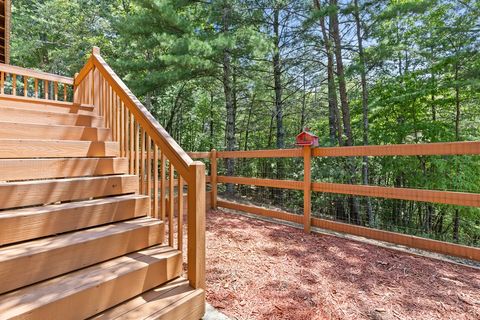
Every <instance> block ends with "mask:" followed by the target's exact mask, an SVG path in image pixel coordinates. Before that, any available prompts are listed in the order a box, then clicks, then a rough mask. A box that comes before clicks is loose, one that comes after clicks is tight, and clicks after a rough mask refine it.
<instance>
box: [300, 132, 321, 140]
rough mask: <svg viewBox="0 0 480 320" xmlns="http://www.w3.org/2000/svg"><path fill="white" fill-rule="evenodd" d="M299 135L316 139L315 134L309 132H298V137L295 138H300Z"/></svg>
mask: <svg viewBox="0 0 480 320" xmlns="http://www.w3.org/2000/svg"><path fill="white" fill-rule="evenodd" d="M301 135H309V136H311V137H315V138H318V136H317V135H315V134H313V133H311V132H310V131H302V132H300V133H299V134H298V136H297V137H299V136H301Z"/></svg>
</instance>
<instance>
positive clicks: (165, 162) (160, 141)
mask: <svg viewBox="0 0 480 320" xmlns="http://www.w3.org/2000/svg"><path fill="white" fill-rule="evenodd" d="M73 100H74V103H79V104H92V105H94V107H95V109H94V110H95V112H96V113H97V114H98V115H100V116H102V117H103V118H104V121H105V122H104V123H105V127H106V128H110V129H111V130H112V139H113V140H114V141H118V142H119V144H120V156H121V157H126V158H128V160H129V173H130V174H135V175H137V176H138V177H139V187H140V188H139V189H140V190H139V191H140V193H141V194H144V195H147V196H149V197H150V200H151V201H150V204H151V206H150V216H151V217H154V218H158V219H162V220H163V221H167V220H168V243H169V245H170V246H172V247H176V248H178V250H180V251H182V252H184V251H185V250H184V248H186V256H187V273H188V279H189V282H190V285H191V286H192V287H194V288H205V166H204V164H203V163H201V162H199V161H193V160H192V159H191V158H190V157H189V156H188V155H187V153H186V152H185V151H183V149H182V148H181V147H180V146H179V145H178V144H177V142H176V141H175V140H174V139H173V138H172V137H171V136H170V135H169V134H168V133H167V131H166V130H165V129H164V128H163V127H162V126H161V125H160V124H159V123H158V121H157V120H156V119H155V118H154V117H153V116H152V115H151V114H150V112H149V111H148V110H147V109H146V108H145V107H144V106H143V105H142V103H141V102H140V101H139V100H138V99H137V97H135V95H134V94H133V93H132V92H131V91H130V90H129V89H128V87H127V86H126V85H125V84H124V83H123V81H122V80H121V79H120V78H119V77H118V76H117V75H116V74H115V72H114V71H113V70H112V69H111V68H110V66H109V65H108V64H107V63H106V62H105V60H104V59H103V58H102V57H101V55H100V49H98V48H96V47H94V48H93V51H92V55H91V56H90V58H89V59H88V61H87V63H86V64H85V66H84V67H83V68H82V70H81V71H80V72H79V73H77V74H76V75H75V78H74V97H73ZM185 187H187V189H186V191H187V195H186V203H185V196H184V190H185ZM175 189H176V194H175ZM185 209H186V212H187V213H186V224H187V242H186V243H184V241H183V238H184V235H183V227H184V214H183V213H184V210H185ZM175 220H176V224H175ZM175 240H176V241H175Z"/></svg>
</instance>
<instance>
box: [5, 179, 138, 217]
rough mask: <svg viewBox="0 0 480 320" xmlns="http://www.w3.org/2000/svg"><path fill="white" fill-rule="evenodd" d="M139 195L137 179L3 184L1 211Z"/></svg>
mask: <svg viewBox="0 0 480 320" xmlns="http://www.w3.org/2000/svg"><path fill="white" fill-rule="evenodd" d="M137 191H138V177H137V176H136V175H127V174H125V175H106V176H95V177H74V178H62V179H46V180H32V181H16V182H0V209H8V208H19V207H25V206H33V205H42V204H50V203H55V202H58V201H72V200H83V199H88V198H99V197H105V196H114V195H120V194H129V193H135V192H137Z"/></svg>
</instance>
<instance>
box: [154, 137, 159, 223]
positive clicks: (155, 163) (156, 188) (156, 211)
mask: <svg viewBox="0 0 480 320" xmlns="http://www.w3.org/2000/svg"><path fill="white" fill-rule="evenodd" d="M153 216H154V217H155V218H157V219H159V218H160V216H159V214H158V146H157V144H156V143H154V144H153Z"/></svg>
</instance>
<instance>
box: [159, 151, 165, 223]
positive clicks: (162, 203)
mask: <svg viewBox="0 0 480 320" xmlns="http://www.w3.org/2000/svg"><path fill="white" fill-rule="evenodd" d="M166 162H167V159H166V158H165V154H164V153H163V152H162V154H161V156H160V175H161V177H160V216H161V218H162V221H165V217H166V215H167V214H166V208H167V204H166V201H167V198H166V196H167V194H166V188H167V178H166V175H167V173H166V169H165V168H166Z"/></svg>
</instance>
